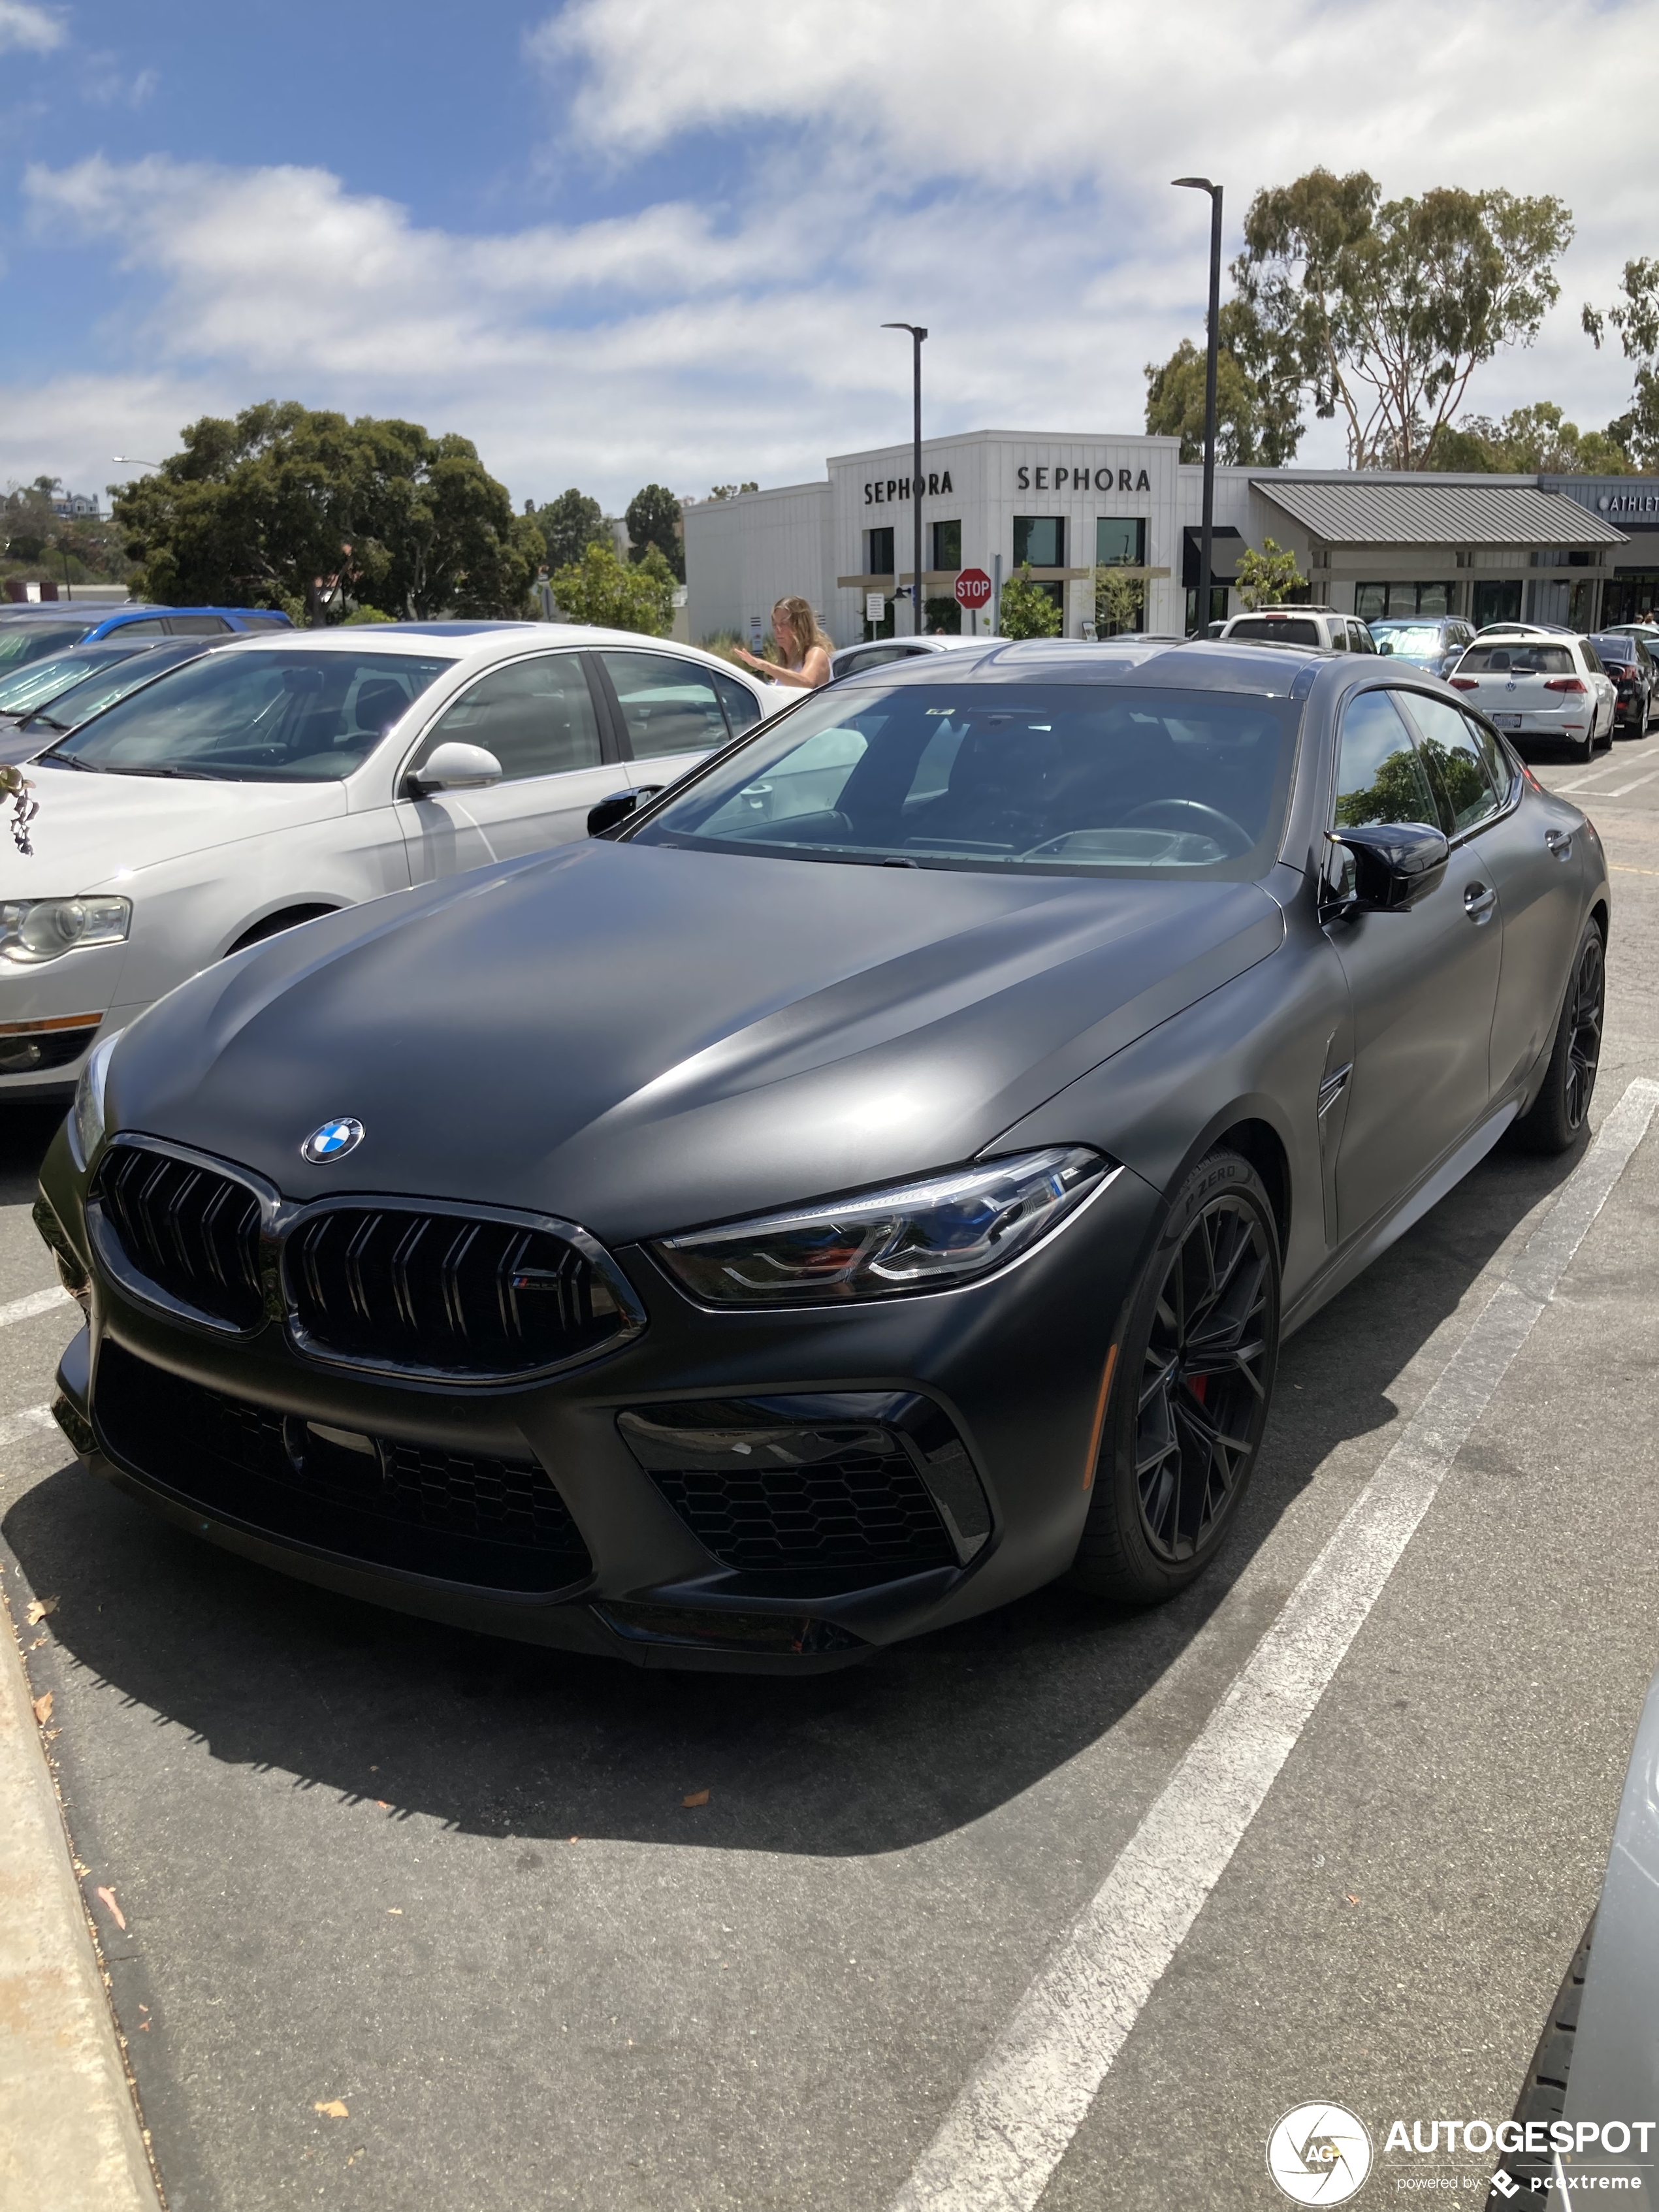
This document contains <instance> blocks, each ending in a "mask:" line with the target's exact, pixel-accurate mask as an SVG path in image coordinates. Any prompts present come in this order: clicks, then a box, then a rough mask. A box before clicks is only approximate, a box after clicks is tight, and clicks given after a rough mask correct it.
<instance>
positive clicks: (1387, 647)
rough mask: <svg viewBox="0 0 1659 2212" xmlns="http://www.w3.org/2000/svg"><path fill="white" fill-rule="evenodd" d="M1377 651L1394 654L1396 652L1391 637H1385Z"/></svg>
mask: <svg viewBox="0 0 1659 2212" xmlns="http://www.w3.org/2000/svg"><path fill="white" fill-rule="evenodd" d="M1376 649H1377V651H1378V652H1379V653H1392V652H1393V651H1394V640H1393V639H1392V638H1391V637H1385V638H1384V639H1383V642H1382V644H1381V645H1379V646H1378V647H1377V648H1376Z"/></svg>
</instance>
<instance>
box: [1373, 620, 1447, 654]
mask: <svg viewBox="0 0 1659 2212" xmlns="http://www.w3.org/2000/svg"><path fill="white" fill-rule="evenodd" d="M1371 635H1372V636H1373V637H1374V638H1375V639H1376V649H1377V651H1378V652H1379V653H1392V654H1393V655H1394V657H1395V659H1396V660H1438V659H1439V658H1440V653H1441V644H1440V625H1439V623H1372V624H1371Z"/></svg>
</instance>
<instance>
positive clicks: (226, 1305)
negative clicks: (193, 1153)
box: [93, 1142, 264, 1329]
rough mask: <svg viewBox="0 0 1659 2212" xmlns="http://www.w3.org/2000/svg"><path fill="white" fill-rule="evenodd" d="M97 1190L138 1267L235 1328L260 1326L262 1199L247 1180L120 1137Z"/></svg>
mask: <svg viewBox="0 0 1659 2212" xmlns="http://www.w3.org/2000/svg"><path fill="white" fill-rule="evenodd" d="M93 1196H94V1199H95V1200H97V1202H98V1204H99V1206H100V1208H101V1210H102V1212H103V1216H104V1218H105V1220H106V1222H107V1223H108V1225H109V1227H110V1228H111V1230H112V1231H113V1233H114V1236H115V1239H116V1242H117V1243H118V1244H119V1246H120V1248H121V1251H122V1253H123V1255H125V1259H126V1261H127V1264H128V1266H129V1267H131V1268H132V1270H133V1271H134V1273H136V1274H138V1275H140V1276H142V1277H143V1278H144V1279H146V1280H147V1281H149V1282H151V1283H154V1284H155V1285H156V1286H157V1288H158V1289H160V1290H161V1291H165V1292H166V1293H167V1296H168V1297H173V1298H176V1299H178V1300H179V1303H180V1304H184V1305H187V1306H191V1307H194V1308H195V1309H196V1310H197V1312H199V1313H205V1314H211V1315H212V1316H215V1318H216V1319H217V1320H219V1321H223V1322H228V1323H229V1324H230V1325H231V1327H232V1328H245V1329H251V1328H258V1325H259V1322H260V1321H261V1319H262V1318H263V1316H264V1296H263V1293H262V1291H261V1290H260V1285H259V1201H258V1198H257V1197H256V1196H255V1195H254V1194H253V1193H252V1191H251V1190H250V1189H248V1188H247V1186H246V1184H245V1183H240V1182H236V1181H234V1178H232V1177H231V1176H225V1175H219V1174H217V1173H216V1171H215V1170H213V1169H211V1168H209V1167H201V1166H198V1165H197V1164H195V1163H193V1162H191V1161H190V1160H183V1159H175V1158H172V1157H171V1156H170V1155H169V1154H167V1153H165V1152H151V1151H150V1150H149V1148H148V1147H147V1146H142V1145H124V1144H122V1143H120V1142H117V1143H115V1144H112V1146H110V1147H109V1149H108V1151H107V1152H106V1153H105V1154H104V1157H103V1158H102V1159H101V1160H100V1163H99V1166H98V1175H97V1179H96V1182H95V1183H94V1189H93Z"/></svg>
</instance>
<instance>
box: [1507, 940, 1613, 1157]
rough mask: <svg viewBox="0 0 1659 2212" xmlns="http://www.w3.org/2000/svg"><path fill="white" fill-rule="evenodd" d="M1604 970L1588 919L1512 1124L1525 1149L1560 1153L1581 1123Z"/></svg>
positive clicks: (1595, 1053)
mask: <svg viewBox="0 0 1659 2212" xmlns="http://www.w3.org/2000/svg"><path fill="white" fill-rule="evenodd" d="M1606 1005H1607V952H1606V949H1605V947H1604V946H1603V945H1602V943H1601V931H1600V930H1599V929H1598V928H1597V927H1596V926H1595V923H1594V922H1593V921H1588V922H1586V923H1585V925H1584V933H1583V936H1582V937H1581V938H1580V939H1579V940H1578V951H1577V954H1576V956H1575V957H1574V959H1573V963H1572V973H1571V977H1570V978H1569V981H1568V983H1567V992H1566V997H1565V1000H1564V1001H1563V1003H1562V1006H1561V1016H1560V1019H1559V1021H1558V1022H1557V1024H1556V1025H1555V1040H1554V1042H1553V1046H1552V1047H1551V1049H1550V1059H1549V1066H1548V1067H1547V1069H1546V1070H1545V1073H1544V1080H1543V1082H1542V1084H1541V1085H1540V1087H1539V1091H1538V1096H1537V1097H1536V1098H1534V1101H1533V1103H1532V1104H1531V1105H1530V1106H1529V1107H1528V1109H1527V1111H1526V1112H1525V1113H1524V1114H1523V1115H1522V1117H1521V1119H1520V1120H1519V1121H1517V1122H1516V1125H1515V1135H1516V1141H1517V1142H1518V1143H1519V1144H1521V1145H1522V1146H1524V1147H1525V1148H1526V1150H1527V1151H1528V1152H1565V1151H1566V1149H1567V1147H1568V1146H1569V1145H1571V1144H1572V1143H1573V1142H1574V1141H1575V1139H1577V1136H1578V1133H1579V1132H1580V1130H1581V1129H1583V1126H1584V1122H1585V1118H1586V1116H1587V1115H1589V1106H1590V1099H1591V1097H1593V1096H1594V1094H1595V1072H1596V1069H1597V1068H1598V1067H1599V1066H1600V1065H1601V1024H1602V1019H1603V1016H1604V1013H1605V1011H1606Z"/></svg>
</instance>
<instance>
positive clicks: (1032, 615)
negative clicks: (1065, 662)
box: [1001, 561, 1062, 637]
mask: <svg viewBox="0 0 1659 2212" xmlns="http://www.w3.org/2000/svg"><path fill="white" fill-rule="evenodd" d="M1061 627H1062V625H1061V623H1060V609H1059V608H1058V607H1057V606H1056V605H1054V600H1053V599H1051V598H1050V596H1049V595H1048V592H1046V591H1044V589H1043V588H1042V585H1041V584H1034V583H1033V582H1032V581H1031V564H1030V562H1029V561H1027V562H1022V564H1021V566H1020V570H1019V574H1018V575H1016V576H1010V577H1009V579H1008V580H1007V582H1006V584H1005V585H1004V586H1003V587H1002V623H1001V634H1002V635H1003V636H1004V637H1058V636H1059V635H1060V629H1061Z"/></svg>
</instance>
